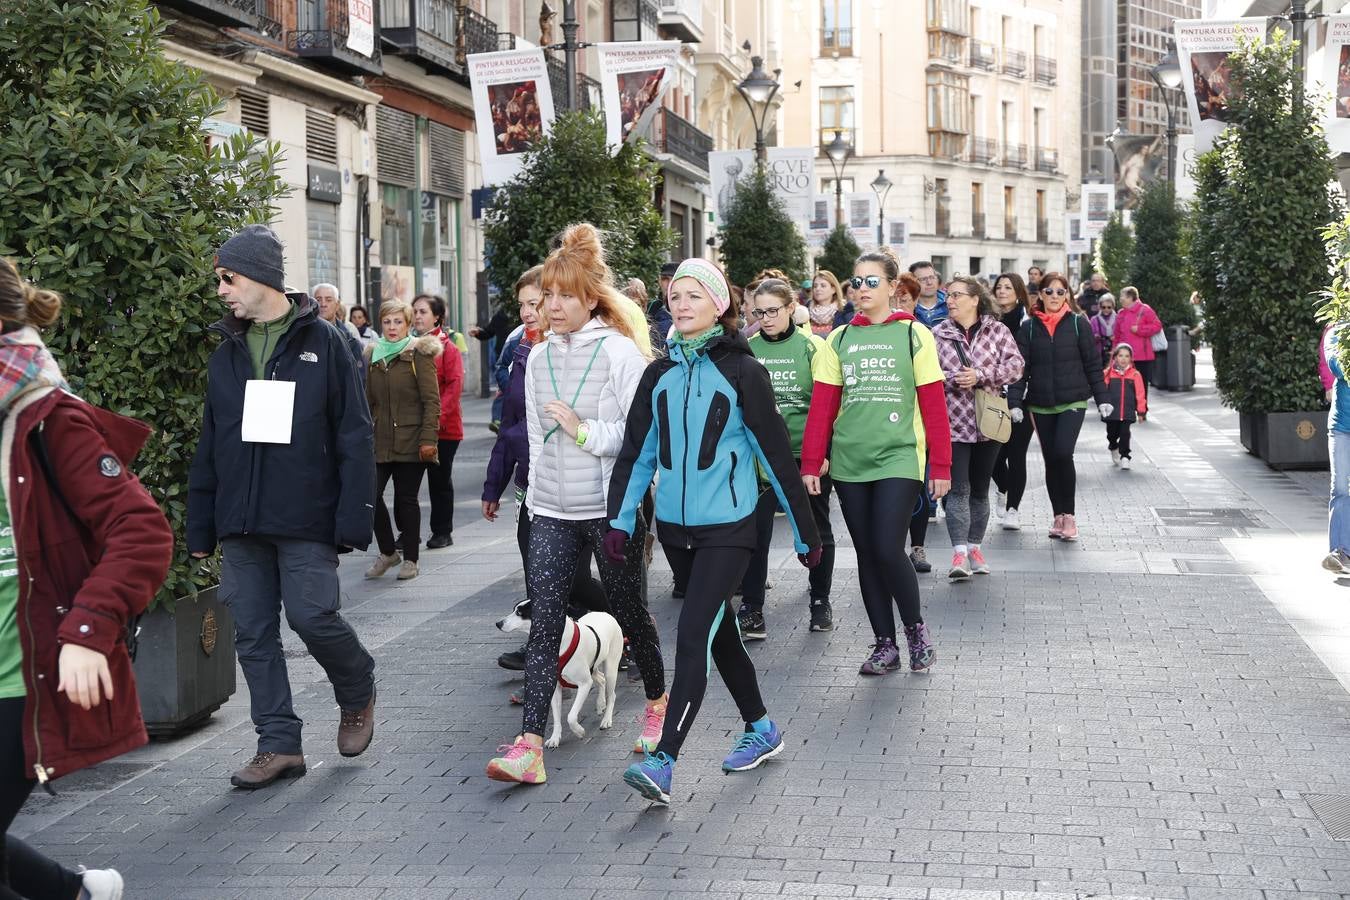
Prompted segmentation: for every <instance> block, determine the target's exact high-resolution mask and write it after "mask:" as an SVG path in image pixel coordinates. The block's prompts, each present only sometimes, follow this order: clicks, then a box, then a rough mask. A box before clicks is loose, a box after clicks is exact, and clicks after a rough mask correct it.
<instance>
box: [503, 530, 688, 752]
mask: <svg viewBox="0 0 1350 900" xmlns="http://www.w3.org/2000/svg"><path fill="white" fill-rule="evenodd" d="M608 530H609V523H608V521H607V520H606V519H603V518H601V519H580V520H573V519H554V518H551V517H550V516H544V515H537V516H535V517H534V521H533V522H531V523H530V556H529V562H528V563H527V564H526V566H525V586H526V592H527V594H528V596H529V598H530V600H531V601H532V603H531V604H530V639H529V641H528V642H527V643H526V645H525V713H524V724H523V725H522V727H521V731H522V733H523V734H537V735H543V733H544V726H545V725H547V724H548V707H549V701H550V700H551V699H552V698H553V688H554V687H555V686H556V685H557V683H558V645H559V644H560V643H561V642H562V636H563V626H564V620H565V618H566V606H567V597H568V594H570V593H571V588H572V581H573V578H574V577H575V575H576V570H577V567H578V566H579V565H580V563H579V560H580V559H581V556H582V554H583V553H588V554H594V555H595V556H596V557H597V559H598V560H599V562H600V581H601V582H602V583H603V584H604V586H605V596H606V597H607V598H608V600H609V605H610V606H611V607H612V608H613V610H614V618H616V619H618V620H619V627H620V628H622V629H623V633H624V636H625V637H627V638H628V649H629V652H630V653H631V654H632V656H633V660H634V661H635V662H636V663H637V667H638V671H640V672H641V673H642V683H643V686H644V688H645V689H646V694H647V699H648V700H659V699H660V698H661V695H662V694H664V693H665V692H666V672H665V668H664V667H663V665H662V662H661V638H660V637H659V636H658V635H657V633H656V622H654V621H653V620H652V617H651V614H650V613H649V612H647V607H646V606H644V605H643V603H642V569H643V561H642V556H643V547H644V542H643V539H644V538H645V537H646V532H647V529H646V526H645V525H644V524H643V523H642V519H641V517H638V518H637V525H636V526H635V532H634V534H633V536H632V537H631V538H630V539H629V540H628V543H627V545H626V546H625V547H624V564H623V565H622V566H616V565H614V564H613V563H611V562H610V561H609V558H608V557H606V556H605V555H604V553H603V552H597V551H601V550H602V546H603V542H604V539H605V532H606V531H608Z"/></svg>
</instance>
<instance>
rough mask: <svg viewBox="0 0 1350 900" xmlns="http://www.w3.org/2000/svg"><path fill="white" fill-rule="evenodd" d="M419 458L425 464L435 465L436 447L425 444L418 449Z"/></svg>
mask: <svg viewBox="0 0 1350 900" xmlns="http://www.w3.org/2000/svg"><path fill="white" fill-rule="evenodd" d="M417 456H418V458H419V459H421V460H422V462H424V463H433V462H435V461H436V447H435V445H433V444H424V445H423V446H421V447H419V448H418V449H417Z"/></svg>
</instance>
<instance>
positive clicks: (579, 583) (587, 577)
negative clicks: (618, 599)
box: [516, 506, 613, 615]
mask: <svg viewBox="0 0 1350 900" xmlns="http://www.w3.org/2000/svg"><path fill="white" fill-rule="evenodd" d="M516 546H518V547H519V548H520V564H521V569H522V570H524V568H525V567H526V566H528V565H529V564H530V514H529V511H528V510H526V509H525V507H524V506H521V507H520V515H519V516H518V517H517V520H516ZM594 556H595V553H594V552H593V551H591V550H589V549H586V550H583V551H582V555H581V556H579V557H577V572H576V574H575V575H574V576H572V590H571V591H570V592H569V593H568V595H567V607H568V609H569V610H581V611H582V613H588V612H603V613H610V614H611V615H613V610H611V609H610V608H609V600H608V599H606V597H605V588H604V585H602V584H601V583H600V582H599V581H597V580H596V578H595V576H594V575H592V574H591V558H592V557H594ZM568 615H572V613H568Z"/></svg>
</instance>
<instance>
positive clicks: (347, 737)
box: [337, 687, 375, 756]
mask: <svg viewBox="0 0 1350 900" xmlns="http://www.w3.org/2000/svg"><path fill="white" fill-rule="evenodd" d="M373 737H375V688H373V687H372V688H371V689H370V702H369V703H367V704H366V705H365V708H364V709H344V710H343V711H342V721H341V722H339V723H338V735H337V745H338V752H339V753H341V754H342V755H343V756H360V755H361V754H362V753H365V752H366V748H367V747H369V746H370V740H371V738H373Z"/></svg>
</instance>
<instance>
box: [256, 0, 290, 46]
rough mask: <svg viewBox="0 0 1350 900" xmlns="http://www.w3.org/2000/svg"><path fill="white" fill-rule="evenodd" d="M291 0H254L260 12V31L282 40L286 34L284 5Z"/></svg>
mask: <svg viewBox="0 0 1350 900" xmlns="http://www.w3.org/2000/svg"><path fill="white" fill-rule="evenodd" d="M288 2H289V0H253V4H254V7H253V8H254V11H255V12H256V13H257V14H258V33H259V34H263V35H266V36H267V37H270V38H271V39H272V40H274V41H278V42H279V41H281V40H282V39H283V38H285V36H286V26H285V21H286V13H285V11H284V9H283V7H284V6H285V5H286V4H287V3H288Z"/></svg>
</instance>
